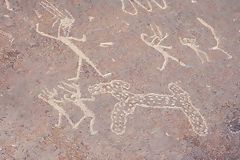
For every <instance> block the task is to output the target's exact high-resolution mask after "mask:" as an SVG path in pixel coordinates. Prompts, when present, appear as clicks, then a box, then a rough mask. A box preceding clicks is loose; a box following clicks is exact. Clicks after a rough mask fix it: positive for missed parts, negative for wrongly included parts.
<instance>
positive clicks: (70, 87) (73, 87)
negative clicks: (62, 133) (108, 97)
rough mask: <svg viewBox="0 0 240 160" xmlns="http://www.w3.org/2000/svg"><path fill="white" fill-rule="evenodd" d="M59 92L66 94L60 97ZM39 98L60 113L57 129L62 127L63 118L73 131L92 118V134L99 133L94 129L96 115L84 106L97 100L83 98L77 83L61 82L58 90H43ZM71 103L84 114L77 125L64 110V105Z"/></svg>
mask: <svg viewBox="0 0 240 160" xmlns="http://www.w3.org/2000/svg"><path fill="white" fill-rule="evenodd" d="M58 92H63V93H64V94H63V95H62V96H60V94H59V93H58ZM38 97H39V98H40V99H42V100H43V101H45V102H47V103H48V104H49V105H51V106H52V107H53V108H54V109H56V110H57V111H58V113H59V115H58V123H57V124H56V127H60V126H61V123H62V117H63V116H64V117H65V118H66V119H67V120H68V123H69V124H70V125H71V127H72V128H73V129H77V128H78V127H79V125H80V124H81V123H82V122H83V120H84V119H86V118H91V120H90V124H89V129H90V133H91V134H92V135H93V134H96V133H97V131H95V130H94V129H93V126H94V123H95V114H94V113H93V112H92V111H91V110H90V109H88V108H87V107H86V105H85V104H84V102H85V101H94V100H95V99H94V97H92V98H82V96H81V91H80V86H79V85H77V84H75V83H69V82H61V83H59V84H58V85H57V87H56V88H53V89H52V91H50V90H48V89H47V88H45V89H43V90H42V93H40V94H39V95H38ZM69 102H70V103H72V104H73V105H75V106H76V107H79V108H80V109H81V111H82V112H83V117H82V118H80V120H79V121H78V122H77V123H75V124H74V123H73V121H72V120H71V118H70V116H69V114H68V113H67V111H65V110H64V109H63V107H64V105H66V104H67V103H69Z"/></svg>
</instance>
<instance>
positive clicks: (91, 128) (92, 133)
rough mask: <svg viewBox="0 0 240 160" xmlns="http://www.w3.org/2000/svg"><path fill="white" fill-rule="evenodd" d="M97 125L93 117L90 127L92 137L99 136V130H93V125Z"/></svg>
mask: <svg viewBox="0 0 240 160" xmlns="http://www.w3.org/2000/svg"><path fill="white" fill-rule="evenodd" d="M94 124H95V117H94V116H93V117H92V119H91V121H90V126H89V129H90V133H91V135H94V134H97V133H98V131H97V130H94V129H93V125H94Z"/></svg>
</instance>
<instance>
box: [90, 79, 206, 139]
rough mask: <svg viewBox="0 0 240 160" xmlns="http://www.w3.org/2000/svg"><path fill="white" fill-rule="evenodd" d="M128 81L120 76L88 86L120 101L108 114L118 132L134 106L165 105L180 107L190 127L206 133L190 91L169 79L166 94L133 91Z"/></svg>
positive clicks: (169, 107) (204, 123)
mask: <svg viewBox="0 0 240 160" xmlns="http://www.w3.org/2000/svg"><path fill="white" fill-rule="evenodd" d="M129 89H130V84H129V83H126V82H124V81H121V80H113V81H111V82H108V83H99V84H95V85H93V86H90V87H89V88H88V90H89V92H90V93H91V94H92V95H99V94H111V95H112V96H113V97H114V98H116V99H117V100H118V101H119V102H118V103H116V104H115V105H114V109H113V111H112V114H111V120H112V124H111V130H112V132H113V133H115V134H117V135H122V134H124V133H125V129H126V125H127V121H128V119H127V118H128V115H130V114H133V113H134V111H135V109H136V107H144V108H154V109H161V108H168V109H179V110H181V111H182V112H183V113H184V114H185V116H186V117H187V118H188V120H189V122H190V124H191V126H192V129H193V131H194V132H195V133H196V134H198V135H200V136H205V135H206V134H207V132H208V128H207V125H206V122H205V119H204V117H203V116H202V115H201V113H200V112H199V110H198V109H197V108H195V107H194V105H193V104H192V102H191V99H190V96H189V94H188V93H187V92H186V91H184V90H183V89H182V88H181V87H180V86H179V85H178V84H176V83H169V85H168V89H169V91H170V92H171V94H170V95H168V94H155V93H148V94H135V93H132V92H130V91H129Z"/></svg>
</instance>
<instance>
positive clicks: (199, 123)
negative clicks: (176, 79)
mask: <svg viewBox="0 0 240 160" xmlns="http://www.w3.org/2000/svg"><path fill="white" fill-rule="evenodd" d="M168 88H169V90H170V91H171V92H172V93H173V94H174V96H175V97H176V98H177V101H178V102H177V104H178V105H179V107H180V109H181V110H182V111H183V113H184V114H185V115H186V117H187V118H188V121H189V122H190V124H191V126H192V129H193V131H194V132H195V133H196V134H198V135H199V136H205V135H206V134H207V132H208V128H207V124H206V122H205V119H204V117H203V116H202V114H201V113H200V112H199V110H198V109H197V108H196V107H195V106H194V105H193V104H192V102H191V100H190V96H189V94H188V93H187V92H186V91H184V90H183V89H182V88H181V87H180V86H178V85H177V84H176V83H170V84H169V85H168Z"/></svg>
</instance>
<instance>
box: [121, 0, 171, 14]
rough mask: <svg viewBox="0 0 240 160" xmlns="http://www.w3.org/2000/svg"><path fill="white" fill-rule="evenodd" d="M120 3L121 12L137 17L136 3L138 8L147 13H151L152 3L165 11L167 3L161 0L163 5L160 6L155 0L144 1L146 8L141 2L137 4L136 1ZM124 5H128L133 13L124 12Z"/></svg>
mask: <svg viewBox="0 0 240 160" xmlns="http://www.w3.org/2000/svg"><path fill="white" fill-rule="evenodd" d="M121 2H122V11H123V12H125V13H127V14H130V15H137V14H138V10H137V8H136V7H135V4H134V3H136V4H137V5H138V6H140V7H141V8H143V9H144V10H146V11H147V12H152V9H153V7H152V3H153V4H155V5H156V6H158V7H159V8H160V9H166V8H167V3H166V1H165V0H162V2H163V5H160V4H159V3H158V2H157V1H156V0H146V2H147V5H148V7H145V6H144V5H143V4H142V3H141V2H139V1H138V0H121ZM126 3H129V4H130V5H131V6H132V8H133V10H134V11H133V12H129V11H127V10H126Z"/></svg>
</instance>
